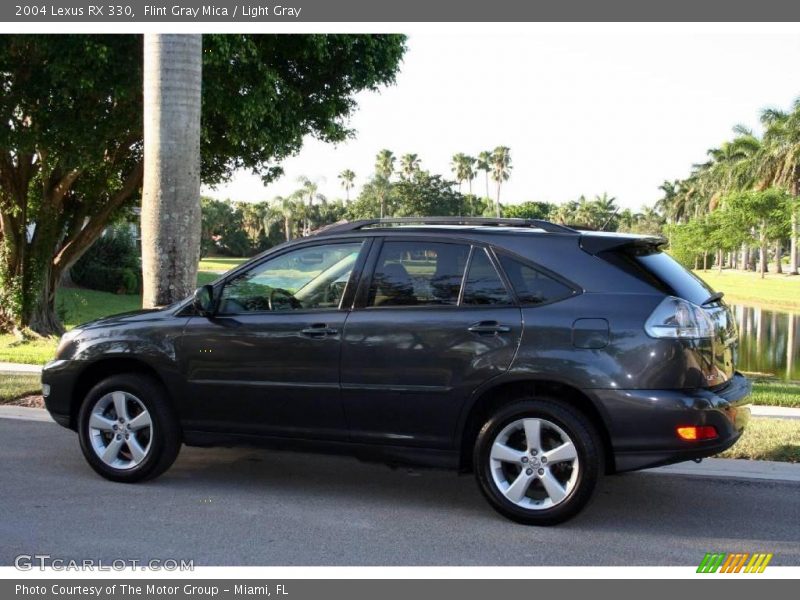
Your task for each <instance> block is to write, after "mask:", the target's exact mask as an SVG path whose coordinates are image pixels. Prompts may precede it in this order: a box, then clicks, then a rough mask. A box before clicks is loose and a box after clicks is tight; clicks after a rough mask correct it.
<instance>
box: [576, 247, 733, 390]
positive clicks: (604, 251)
mask: <svg viewBox="0 0 800 600" xmlns="http://www.w3.org/2000/svg"><path fill="white" fill-rule="evenodd" d="M665 245H666V240H664V239H663V238H658V237H649V236H615V237H610V236H609V237H605V236H603V237H600V236H597V234H589V235H586V236H584V240H582V243H581V246H582V247H584V249H585V250H587V251H589V252H591V253H592V254H596V255H597V256H598V257H600V258H602V259H604V260H606V261H608V262H610V263H612V264H614V265H615V266H617V267H619V268H620V269H622V270H623V271H625V272H626V273H628V274H630V275H633V276H635V277H637V278H639V279H640V280H642V281H645V282H646V283H648V284H650V285H652V286H653V287H655V288H656V289H658V290H660V291H662V292H664V293H665V294H668V295H670V296H677V297H679V298H683V299H684V300H688V301H689V302H692V303H693V304H696V305H698V306H700V307H701V308H703V310H704V311H705V312H706V314H707V315H708V316H709V317H710V318H711V320H712V322H713V323H714V337H713V340H712V343H711V344H699V345H698V346H697V351H698V352H699V354H700V355H701V362H702V363H703V366H704V371H705V376H706V381H707V382H708V386H709V387H714V386H717V385H721V384H723V383H725V382H727V381H728V380H729V379H730V378H731V377H733V374H734V371H735V370H736V358H737V356H736V354H737V350H738V343H739V337H738V334H737V331H736V321H735V320H734V318H733V314H732V313H731V310H730V308H729V307H728V306H727V305H726V304H725V302H723V300H722V294H718V293H716V292H715V291H714V290H713V289H712V288H711V287H710V286H709V285H708V284H707V283H706V282H704V281H703V280H702V279H700V278H699V277H697V276H696V275H694V274H693V273H692V272H691V271H688V270H687V269H685V268H684V267H683V266H681V264H680V263H678V262H677V261H676V260H675V259H674V258H672V257H671V256H670V255H669V254H667V253H666V252H663V251H662V250H663V248H664V246H665Z"/></svg>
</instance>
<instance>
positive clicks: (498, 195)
mask: <svg viewBox="0 0 800 600" xmlns="http://www.w3.org/2000/svg"><path fill="white" fill-rule="evenodd" d="M495 212H496V213H497V218H498V219H499V218H500V179H499V178H498V181H497V206H496V207H495Z"/></svg>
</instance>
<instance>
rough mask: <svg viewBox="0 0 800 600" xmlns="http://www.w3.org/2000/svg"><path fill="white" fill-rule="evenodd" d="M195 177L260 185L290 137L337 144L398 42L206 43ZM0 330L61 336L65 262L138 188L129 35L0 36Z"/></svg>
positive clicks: (391, 74) (254, 39)
mask: <svg viewBox="0 0 800 600" xmlns="http://www.w3.org/2000/svg"><path fill="white" fill-rule="evenodd" d="M203 45H204V50H203V98H202V132H201V157H202V168H201V172H202V179H203V181H204V182H205V183H208V184H215V183H219V182H222V181H225V180H226V179H228V178H229V177H230V176H231V174H232V173H233V171H234V170H236V169H240V168H244V169H250V170H252V171H253V172H255V173H257V174H258V175H260V176H261V177H262V179H263V180H264V181H269V180H271V179H273V178H274V177H276V176H277V175H279V174H280V173H281V168H280V162H281V160H282V159H284V158H286V157H287V156H289V155H291V154H293V153H295V152H297V151H298V150H299V148H300V146H301V144H302V141H303V138H304V137H305V136H307V135H313V136H316V137H317V138H319V139H321V140H324V141H340V140H343V139H345V138H346V137H348V136H349V135H350V134H351V133H352V132H351V131H350V129H349V128H348V126H347V118H348V116H349V115H350V114H351V113H352V111H353V110H354V108H355V98H354V95H355V94H356V93H357V92H359V91H361V90H374V89H377V88H378V87H380V86H382V85H388V84H391V83H393V81H394V78H395V75H396V73H397V70H398V68H399V63H400V60H401V58H402V56H403V52H404V50H405V38H404V36H402V35H280V36H278V35H241V34H237V35H208V36H204V40H203ZM0 89H1V90H2V93H0V120H2V124H0V284H1V287H0V290H1V291H0V326H2V327H4V328H15V329H22V328H26V327H30V328H31V329H33V330H35V331H38V332H40V333H50V332H52V331H54V330H58V329H60V324H59V323H58V320H57V318H56V317H55V312H54V307H53V301H54V292H55V286H56V283H57V281H58V278H59V276H60V275H61V273H62V272H63V271H64V270H65V269H67V268H68V267H69V266H70V265H72V264H73V263H74V262H75V261H76V260H77V259H78V258H79V257H80V256H81V254H82V253H83V252H84V251H85V249H86V248H87V247H88V246H89V245H90V244H91V243H92V242H93V241H94V240H95V239H96V238H97V237H98V236H99V235H100V233H101V232H102V230H103V229H104V228H105V226H106V225H107V224H108V223H109V221H110V220H111V219H112V218H113V216H114V215H115V214H116V213H118V212H119V211H120V210H121V209H122V208H123V207H125V206H126V205H128V204H130V203H131V201H133V200H134V199H135V198H136V196H137V194H138V192H139V187H140V185H141V181H142V152H143V144H142V38H141V36H138V35H60V36H46V35H8V36H0Z"/></svg>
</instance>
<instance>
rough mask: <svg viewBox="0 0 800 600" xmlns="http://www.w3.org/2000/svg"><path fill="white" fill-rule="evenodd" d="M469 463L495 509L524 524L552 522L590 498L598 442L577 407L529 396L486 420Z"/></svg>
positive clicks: (567, 515)
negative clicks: (472, 464) (471, 460)
mask: <svg viewBox="0 0 800 600" xmlns="http://www.w3.org/2000/svg"><path fill="white" fill-rule="evenodd" d="M474 464H475V474H476V478H477V480H478V485H479V487H480V489H481V491H482V492H483V494H484V496H486V498H487V499H488V500H489V503H490V504H491V505H492V506H493V507H494V508H495V509H496V510H497V511H498V512H500V513H501V514H503V515H504V516H506V517H508V518H510V519H513V520H514V521H517V522H519V523H524V524H527V525H554V524H556V523H561V522H563V521H566V520H567V519H569V518H571V517H573V516H574V515H576V514H577V513H578V512H579V511H580V510H581V509H582V508H583V507H584V506H585V505H586V503H587V502H588V501H589V499H590V498H591V496H592V492H593V491H594V488H595V486H596V484H597V480H598V478H599V475H600V469H601V466H602V464H603V461H602V447H601V444H600V441H599V438H598V436H597V433H596V432H595V430H594V428H593V427H592V424H591V423H590V422H589V421H588V419H586V417H584V416H583V415H582V414H581V413H579V412H577V411H575V410H574V409H572V408H570V407H569V406H567V405H565V404H562V403H559V402H557V401H553V400H549V399H530V400H524V401H520V402H515V403H514V404H512V405H509V406H507V407H505V408H502V409H500V411H498V412H497V413H496V414H494V415H493V416H492V417H491V418H490V419H489V420H488V421H487V422H486V424H485V425H484V426H483V428H482V429H481V431H480V432H479V434H478V437H477V441H476V444H475V455H474Z"/></svg>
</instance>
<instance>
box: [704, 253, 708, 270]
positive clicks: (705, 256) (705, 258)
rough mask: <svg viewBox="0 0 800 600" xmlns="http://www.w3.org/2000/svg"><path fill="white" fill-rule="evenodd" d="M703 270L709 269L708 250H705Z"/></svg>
mask: <svg viewBox="0 0 800 600" xmlns="http://www.w3.org/2000/svg"><path fill="white" fill-rule="evenodd" d="M703 271H708V252H703Z"/></svg>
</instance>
